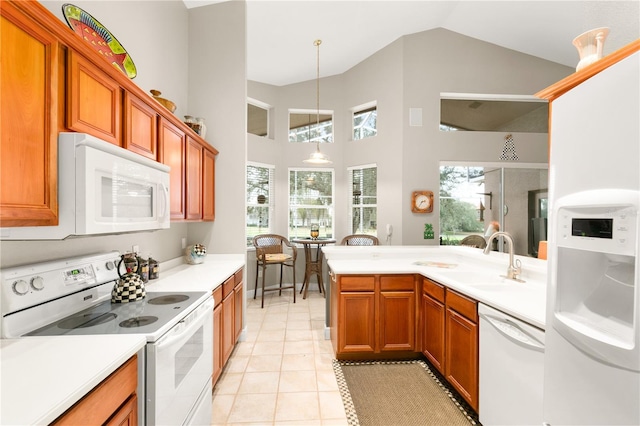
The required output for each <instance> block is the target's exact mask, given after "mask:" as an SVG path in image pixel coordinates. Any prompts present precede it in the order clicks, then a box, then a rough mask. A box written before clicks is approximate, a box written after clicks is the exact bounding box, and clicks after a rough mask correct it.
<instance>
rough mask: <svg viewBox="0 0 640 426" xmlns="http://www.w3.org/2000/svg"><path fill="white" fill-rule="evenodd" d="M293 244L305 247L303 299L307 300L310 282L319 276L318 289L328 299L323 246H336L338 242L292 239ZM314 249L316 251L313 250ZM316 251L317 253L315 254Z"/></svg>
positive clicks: (319, 239) (328, 239)
mask: <svg viewBox="0 0 640 426" xmlns="http://www.w3.org/2000/svg"><path fill="white" fill-rule="evenodd" d="M291 242H293V243H295V244H302V246H303V247H304V258H305V262H306V264H305V268H304V281H303V282H302V288H301V289H300V293H302V292H303V291H304V294H303V295H302V298H303V299H306V298H307V291H308V290H309V281H310V279H311V276H312V275H316V276H317V278H318V288H319V289H320V293H322V295H323V296H324V297H326V295H325V288H324V282H323V280H322V259H323V255H322V246H325V245H327V244H335V242H336V240H333V239H331V238H295V239H292V240H291ZM314 247H315V250H313V248H314ZM314 251H315V253H313V252H314Z"/></svg>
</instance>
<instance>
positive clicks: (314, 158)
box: [304, 40, 332, 164]
mask: <svg viewBox="0 0 640 426" xmlns="http://www.w3.org/2000/svg"><path fill="white" fill-rule="evenodd" d="M320 44H322V40H316V41H314V42H313V45H314V46H316V48H317V66H316V71H317V78H316V130H318V129H319V128H320ZM304 162H305V163H307V164H331V163H332V161H331V160H330V159H329V157H328V156H327V155H325V154H323V153H322V152H320V140H318V141H317V142H316V150H315V152H313V153H312V154H311V155H310V156H309V158H307V159H306V160H304Z"/></svg>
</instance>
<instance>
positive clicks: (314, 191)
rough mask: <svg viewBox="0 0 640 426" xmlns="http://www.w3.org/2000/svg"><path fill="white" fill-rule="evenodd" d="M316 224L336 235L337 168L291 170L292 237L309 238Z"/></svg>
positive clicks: (323, 234) (324, 234)
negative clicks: (335, 185)
mask: <svg viewBox="0 0 640 426" xmlns="http://www.w3.org/2000/svg"><path fill="white" fill-rule="evenodd" d="M312 224H317V225H319V227H320V238H322V237H329V238H332V237H333V170H327V169H289V238H305V237H309V231H310V226H311V225H312Z"/></svg>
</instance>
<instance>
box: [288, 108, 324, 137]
mask: <svg viewBox="0 0 640 426" xmlns="http://www.w3.org/2000/svg"><path fill="white" fill-rule="evenodd" d="M319 112H320V116H323V115H330V116H331V119H330V120H320V123H319V124H318V123H317V118H318V117H317V115H318V111H317V110H310V109H290V110H289V112H288V114H287V120H288V126H287V127H288V138H289V143H333V142H334V139H335V138H334V121H335V120H334V118H335V114H334V112H333V110H320V111H319ZM292 114H298V115H309V116H310V118H309V123H308V124H305V125H303V126H298V127H294V128H292V127H291V115H292ZM311 117H313V119H311ZM328 125H330V126H331V131H330V132H329V133H328V134H327V135H324V136H323V135H319V136H315V137H311V139H309V137H307V138H303V139H301V138H299V137H296V138H295V140H292V139H291V133H292V131H294V130H297V131H296V135H297V136H299V135H305V133H306V134H307V135H309V134H310V133H311V132H312V131H313V130H314V129H317V128H323V127H327V126H328Z"/></svg>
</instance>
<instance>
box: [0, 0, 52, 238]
mask: <svg viewBox="0 0 640 426" xmlns="http://www.w3.org/2000/svg"><path fill="white" fill-rule="evenodd" d="M0 4H1V11H2V17H1V22H0V51H1V52H2V60H1V61H0V93H2V96H0V102H1V103H0V105H1V107H0V120H1V122H0V152H1V153H2V155H0V225H1V226H45V225H57V224H58V192H57V187H58V184H57V176H58V167H57V147H58V144H57V141H58V133H57V132H58V129H57V120H58V110H57V106H58V102H59V100H58V90H59V78H58V71H59V69H60V65H59V63H60V61H61V59H60V56H61V55H60V46H59V43H58V42H57V40H56V38H55V37H54V36H53V35H52V34H50V33H49V32H47V31H45V30H44V29H43V28H41V27H40V26H38V24H36V23H34V22H33V21H32V20H31V19H29V18H27V17H26V16H25V15H24V14H23V13H22V12H21V11H20V10H18V9H17V8H16V7H15V6H14V5H13V4H12V3H9V2H6V1H2V2H1V3H0Z"/></svg>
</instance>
